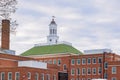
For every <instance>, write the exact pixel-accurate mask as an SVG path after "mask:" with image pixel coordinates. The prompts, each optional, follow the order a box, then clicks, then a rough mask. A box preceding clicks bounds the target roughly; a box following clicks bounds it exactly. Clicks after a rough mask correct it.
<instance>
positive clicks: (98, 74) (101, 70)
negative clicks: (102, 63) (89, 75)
mask: <svg viewBox="0 0 120 80" xmlns="http://www.w3.org/2000/svg"><path fill="white" fill-rule="evenodd" d="M100 69H101V73H99V71H100ZM100 74H102V67H98V75H100Z"/></svg>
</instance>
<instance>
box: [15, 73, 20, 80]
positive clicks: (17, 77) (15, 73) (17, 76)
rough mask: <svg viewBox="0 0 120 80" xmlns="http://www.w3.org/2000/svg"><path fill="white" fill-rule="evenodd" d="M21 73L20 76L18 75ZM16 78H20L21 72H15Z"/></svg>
mask: <svg viewBox="0 0 120 80" xmlns="http://www.w3.org/2000/svg"><path fill="white" fill-rule="evenodd" d="M17 74H19V76H17ZM15 80H20V72H15Z"/></svg>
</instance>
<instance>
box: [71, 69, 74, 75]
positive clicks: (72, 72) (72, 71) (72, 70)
mask: <svg viewBox="0 0 120 80" xmlns="http://www.w3.org/2000/svg"><path fill="white" fill-rule="evenodd" d="M71 75H72V76H73V75H75V68H72V69H71Z"/></svg>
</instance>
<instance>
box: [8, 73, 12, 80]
mask: <svg viewBox="0 0 120 80" xmlns="http://www.w3.org/2000/svg"><path fill="white" fill-rule="evenodd" d="M10 74H11V78H10ZM8 80H12V72H8Z"/></svg>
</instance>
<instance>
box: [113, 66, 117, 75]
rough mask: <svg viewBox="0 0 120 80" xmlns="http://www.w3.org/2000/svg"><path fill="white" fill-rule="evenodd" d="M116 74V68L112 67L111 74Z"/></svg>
mask: <svg viewBox="0 0 120 80" xmlns="http://www.w3.org/2000/svg"><path fill="white" fill-rule="evenodd" d="M116 73H117V67H115V66H113V67H112V74H116Z"/></svg>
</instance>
